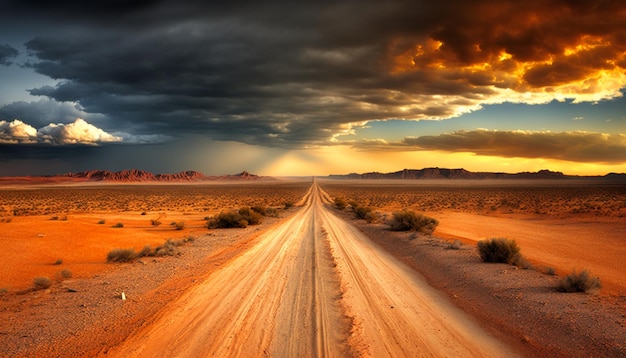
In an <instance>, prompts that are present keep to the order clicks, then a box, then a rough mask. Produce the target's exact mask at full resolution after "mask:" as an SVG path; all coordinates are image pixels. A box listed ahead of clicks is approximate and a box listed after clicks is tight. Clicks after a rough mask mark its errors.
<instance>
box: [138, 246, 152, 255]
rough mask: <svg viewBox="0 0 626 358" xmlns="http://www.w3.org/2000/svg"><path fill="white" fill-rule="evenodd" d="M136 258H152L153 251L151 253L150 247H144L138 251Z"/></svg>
mask: <svg viewBox="0 0 626 358" xmlns="http://www.w3.org/2000/svg"><path fill="white" fill-rule="evenodd" d="M137 256H138V257H146V256H154V251H152V246H150V245H146V246H144V247H143V249H141V251H139V253H138V254H137Z"/></svg>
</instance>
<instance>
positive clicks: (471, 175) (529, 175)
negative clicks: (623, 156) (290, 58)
mask: <svg viewBox="0 0 626 358" xmlns="http://www.w3.org/2000/svg"><path fill="white" fill-rule="evenodd" d="M328 178H330V179H424V180H426V179H437V180H438V179H544V180H545V179H592V178H596V179H597V178H604V179H609V180H620V181H626V174H617V173H610V174H607V175H604V176H575V175H565V174H563V173H561V172H553V171H550V170H540V171H538V172H521V173H515V174H509V173H493V172H470V171H468V170H465V169H462V168H461V169H446V168H424V169H404V170H400V171H397V172H392V173H380V172H370V173H363V174H358V173H351V174H344V175H337V174H332V175H329V176H328Z"/></svg>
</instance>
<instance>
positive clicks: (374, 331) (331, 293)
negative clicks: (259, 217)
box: [107, 183, 515, 357]
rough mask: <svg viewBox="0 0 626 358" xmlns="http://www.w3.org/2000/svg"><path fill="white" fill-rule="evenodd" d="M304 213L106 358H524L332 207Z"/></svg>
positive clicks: (314, 206)
mask: <svg viewBox="0 0 626 358" xmlns="http://www.w3.org/2000/svg"><path fill="white" fill-rule="evenodd" d="M324 198H326V200H327V196H326V195H325V193H323V192H322V191H321V190H320V189H319V187H318V186H317V184H315V183H314V184H313V186H312V187H311V190H310V191H309V193H308V194H307V196H306V197H305V200H304V207H303V208H302V209H301V210H300V211H299V212H298V213H296V214H295V215H293V216H292V217H291V218H289V219H287V220H286V221H285V222H283V223H282V224H280V225H279V226H276V227H274V228H271V229H270V230H268V231H267V232H265V233H264V234H263V235H262V236H261V237H260V239H259V241H258V243H257V244H256V245H255V246H253V247H251V248H250V249H249V250H247V251H246V252H244V253H243V254H241V255H240V256H238V257H237V258H235V259H234V260H232V261H230V262H229V263H228V264H226V265H224V266H222V267H221V268H220V269H218V270H217V271H216V272H214V273H213V274H211V275H210V276H209V277H208V278H207V279H206V280H205V281H203V282H201V283H199V284H198V285H197V286H195V287H194V288H193V289H191V290H189V291H187V292H186V293H185V294H183V295H182V296H181V297H180V299H178V300H177V301H175V302H174V303H173V304H171V305H169V306H168V307H166V308H164V310H163V311H162V313H161V315H160V316H159V317H157V318H156V319H155V321H154V322H153V323H152V324H150V325H148V326H147V327H145V328H144V329H143V330H142V331H140V332H137V333H136V334H134V335H133V336H131V337H129V339H127V340H126V341H125V342H124V343H123V344H122V345H120V346H118V347H115V348H113V349H111V350H109V352H108V354H107V356H120V357H122V356H123V357H128V356H130V357H144V356H151V357H174V356H176V357H200V356H206V357H209V356H213V357H231V356H238V357H258V356H271V357H343V356H366V357H367V356H372V357H382V356H394V357H428V356H449V357H452V356H454V357H469V356H480V357H485V356H508V357H510V356H515V354H514V352H511V351H509V349H508V348H507V347H505V346H503V345H502V344H500V343H499V342H497V341H496V340H494V339H493V338H492V337H490V336H489V335H488V334H486V333H485V332H484V331H483V330H482V329H481V328H480V327H479V326H477V325H476V324H475V323H473V322H472V321H470V320H469V319H468V318H467V317H466V316H465V315H464V314H463V312H462V311H460V310H459V309H458V308H456V307H454V306H452V305H451V304H450V303H449V302H448V301H447V298H445V297H444V296H442V295H441V294H440V293H439V292H437V291H436V290H433V289H432V288H430V287H429V286H428V285H427V284H426V282H425V281H424V280H423V279H422V278H421V277H419V276H418V275H417V274H416V273H415V272H414V271H412V270H410V269H409V268H408V267H406V266H404V265H403V264H402V263H400V262H399V261H397V260H396V259H395V258H393V257H392V256H391V255H389V254H387V253H386V252H385V251H383V250H382V249H380V248H379V247H378V246H376V245H375V244H373V243H372V242H371V241H370V240H369V239H368V238H366V237H365V236H364V235H363V234H362V233H361V232H360V231H358V230H357V229H356V228H355V227H353V226H352V225H350V224H348V223H347V222H345V221H343V220H341V219H339V218H337V217H336V216H335V215H333V214H332V212H331V210H330V209H328V208H326V207H325V206H324V204H323V199H324Z"/></svg>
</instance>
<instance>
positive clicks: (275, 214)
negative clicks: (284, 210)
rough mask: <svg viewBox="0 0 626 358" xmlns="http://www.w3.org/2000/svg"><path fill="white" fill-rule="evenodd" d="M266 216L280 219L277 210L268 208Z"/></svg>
mask: <svg viewBox="0 0 626 358" xmlns="http://www.w3.org/2000/svg"><path fill="white" fill-rule="evenodd" d="M265 216H269V217H272V218H276V217H278V210H277V209H276V208H272V207H268V208H267V209H265Z"/></svg>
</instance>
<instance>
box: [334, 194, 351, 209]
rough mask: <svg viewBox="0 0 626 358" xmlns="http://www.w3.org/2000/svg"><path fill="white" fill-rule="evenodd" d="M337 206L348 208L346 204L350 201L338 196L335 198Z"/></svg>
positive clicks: (338, 207)
mask: <svg viewBox="0 0 626 358" xmlns="http://www.w3.org/2000/svg"><path fill="white" fill-rule="evenodd" d="M335 206H336V207H337V209H339V210H343V209H345V208H346V206H348V203H347V202H346V201H345V200H343V199H342V198H339V197H337V198H335Z"/></svg>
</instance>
